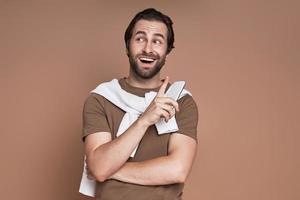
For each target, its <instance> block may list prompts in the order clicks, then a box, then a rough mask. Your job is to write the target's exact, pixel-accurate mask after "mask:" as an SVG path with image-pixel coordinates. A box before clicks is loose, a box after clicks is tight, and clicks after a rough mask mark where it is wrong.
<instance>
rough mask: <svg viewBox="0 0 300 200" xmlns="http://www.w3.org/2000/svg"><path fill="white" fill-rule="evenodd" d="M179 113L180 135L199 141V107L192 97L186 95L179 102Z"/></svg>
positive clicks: (177, 118) (177, 119) (177, 115)
mask: <svg viewBox="0 0 300 200" xmlns="http://www.w3.org/2000/svg"><path fill="white" fill-rule="evenodd" d="M178 104H179V112H178V113H177V114H176V116H175V117H176V121H177V125H178V129H179V130H178V131H177V132H178V133H180V134H184V135H187V136H189V137H192V138H193V139H195V140H196V141H197V125H198V107H197V104H196V102H195V101H194V99H193V98H192V96H190V95H185V96H184V97H182V98H181V99H179V100H178Z"/></svg>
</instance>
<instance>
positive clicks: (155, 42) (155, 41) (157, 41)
mask: <svg viewBox="0 0 300 200" xmlns="http://www.w3.org/2000/svg"><path fill="white" fill-rule="evenodd" d="M153 42H154V44H161V43H162V42H161V41H160V40H154V41H153Z"/></svg>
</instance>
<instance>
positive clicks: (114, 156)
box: [87, 120, 148, 181]
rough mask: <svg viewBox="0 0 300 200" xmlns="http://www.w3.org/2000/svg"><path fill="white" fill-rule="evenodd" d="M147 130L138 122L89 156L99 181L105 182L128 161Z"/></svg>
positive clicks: (145, 126)
mask: <svg viewBox="0 0 300 200" xmlns="http://www.w3.org/2000/svg"><path fill="white" fill-rule="evenodd" d="M147 128H148V126H147V125H145V123H143V121H141V120H137V121H136V122H134V123H133V124H132V125H131V126H130V127H129V128H128V129H127V130H126V131H125V132H124V133H123V134H122V135H121V136H119V137H118V138H116V139H114V140H111V141H110V142H107V143H105V144H103V145H100V146H98V147H97V148H96V149H94V150H93V151H91V152H90V153H89V154H88V157H87V162H88V166H89V168H90V170H91V171H92V173H93V175H94V176H95V177H96V179H97V180H99V181H104V180H105V179H106V178H107V177H109V176H110V175H111V174H113V173H115V172H116V171H117V170H118V169H119V168H120V167H121V166H122V165H123V164H124V163H125V162H126V161H127V160H128V158H129V156H130V154H131V153H132V152H133V150H134V149H135V148H136V147H137V146H138V144H139V142H140V140H141V139H142V137H143V135H144V134H145V132H146V130H147Z"/></svg>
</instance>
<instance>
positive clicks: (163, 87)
mask: <svg viewBox="0 0 300 200" xmlns="http://www.w3.org/2000/svg"><path fill="white" fill-rule="evenodd" d="M168 83H169V77H168V76H167V77H166V78H165V80H164V82H163V83H162V85H161V86H160V88H159V90H158V92H157V96H160V97H161V96H163V95H164V94H165V91H166V88H167V85H168Z"/></svg>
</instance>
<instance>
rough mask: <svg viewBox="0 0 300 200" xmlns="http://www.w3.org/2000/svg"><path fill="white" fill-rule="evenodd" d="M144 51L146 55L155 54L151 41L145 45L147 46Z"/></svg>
mask: <svg viewBox="0 0 300 200" xmlns="http://www.w3.org/2000/svg"><path fill="white" fill-rule="evenodd" d="M143 50H144V52H145V53H152V52H153V49H152V43H151V42H150V41H147V42H146V43H145V46H144V49H143Z"/></svg>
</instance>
